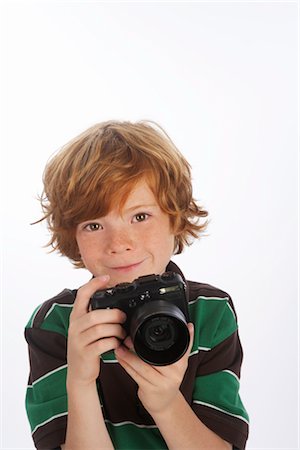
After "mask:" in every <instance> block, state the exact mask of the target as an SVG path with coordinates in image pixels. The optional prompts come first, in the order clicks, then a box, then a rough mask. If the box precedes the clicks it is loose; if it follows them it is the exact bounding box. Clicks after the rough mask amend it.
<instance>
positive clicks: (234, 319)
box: [227, 303, 236, 321]
mask: <svg viewBox="0 0 300 450" xmlns="http://www.w3.org/2000/svg"><path fill="white" fill-rule="evenodd" d="M227 306H228V308H229V309H230V311H231V312H232V315H233V317H234V320H235V321H236V317H235V314H234V311H233V309H232V308H231V306H230V305H229V303H227Z"/></svg>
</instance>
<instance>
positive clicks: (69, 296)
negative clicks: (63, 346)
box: [25, 289, 77, 334]
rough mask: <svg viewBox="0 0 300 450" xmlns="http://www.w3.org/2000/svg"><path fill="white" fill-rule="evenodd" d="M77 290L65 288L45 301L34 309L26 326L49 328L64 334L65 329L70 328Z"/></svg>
mask: <svg viewBox="0 0 300 450" xmlns="http://www.w3.org/2000/svg"><path fill="white" fill-rule="evenodd" d="M76 292H77V291H76V290H71V289H64V290H63V291H62V292H60V293H59V294H57V295H56V296H54V297H52V298H50V299H49V300H46V301H44V302H43V303H42V304H40V305H39V306H38V307H37V308H36V309H35V310H34V311H33V313H32V314H31V317H30V319H29V321H28V323H27V325H26V327H25V328H26V329H28V328H41V329H48V330H49V331H58V332H63V334H64V333H65V330H66V329H68V324H69V316H70V313H71V311H72V308H73V304H74V301H75V297H76ZM55 328H58V329H55Z"/></svg>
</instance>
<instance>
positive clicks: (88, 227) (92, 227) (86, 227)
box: [84, 223, 103, 231]
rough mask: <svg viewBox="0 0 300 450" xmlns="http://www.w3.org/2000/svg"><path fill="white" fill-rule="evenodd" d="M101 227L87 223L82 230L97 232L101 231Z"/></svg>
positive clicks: (97, 224) (98, 224)
mask: <svg viewBox="0 0 300 450" xmlns="http://www.w3.org/2000/svg"><path fill="white" fill-rule="evenodd" d="M102 228H103V227H102V225H100V223H88V224H87V225H85V226H84V229H85V230H87V231H98V230H102Z"/></svg>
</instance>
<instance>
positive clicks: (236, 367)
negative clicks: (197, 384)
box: [197, 331, 243, 377]
mask: <svg viewBox="0 0 300 450" xmlns="http://www.w3.org/2000/svg"><path fill="white" fill-rule="evenodd" d="M242 360H243V351H242V347H241V343H240V340H239V337H238V331H236V332H234V333H233V334H232V335H231V336H229V337H228V338H227V339H225V340H224V341H222V342H221V343H220V344H218V345H217V346H216V347H214V348H213V349H212V350H210V351H209V352H204V351H202V352H201V351H200V352H199V354H198V365H199V369H198V371H197V376H200V375H208V374H211V373H215V372H220V371H221V370H231V371H232V372H234V373H235V374H236V375H237V376H238V377H240V369H241V363H242Z"/></svg>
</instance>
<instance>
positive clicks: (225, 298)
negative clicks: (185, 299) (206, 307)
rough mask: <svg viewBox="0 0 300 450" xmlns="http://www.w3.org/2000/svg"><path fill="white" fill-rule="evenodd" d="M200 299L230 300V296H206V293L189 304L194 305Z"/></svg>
mask: <svg viewBox="0 0 300 450" xmlns="http://www.w3.org/2000/svg"><path fill="white" fill-rule="evenodd" d="M198 300H219V301H224V300H226V301H228V300H229V297H205V296H204V295H200V296H199V297H197V298H196V300H193V301H192V302H189V305H193V304H194V303H196V302H197V301H198Z"/></svg>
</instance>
